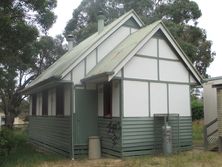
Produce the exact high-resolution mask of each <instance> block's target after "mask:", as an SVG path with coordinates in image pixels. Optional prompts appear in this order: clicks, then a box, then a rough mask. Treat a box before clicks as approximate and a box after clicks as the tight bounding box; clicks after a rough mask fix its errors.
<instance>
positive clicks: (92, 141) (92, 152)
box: [89, 136, 101, 160]
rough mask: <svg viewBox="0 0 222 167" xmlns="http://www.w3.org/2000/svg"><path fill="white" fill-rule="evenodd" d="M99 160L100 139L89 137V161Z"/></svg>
mask: <svg viewBox="0 0 222 167" xmlns="http://www.w3.org/2000/svg"><path fill="white" fill-rule="evenodd" d="M99 158H101V146H100V139H99V137H98V136H90V137H89V159H91V160H93V159H99Z"/></svg>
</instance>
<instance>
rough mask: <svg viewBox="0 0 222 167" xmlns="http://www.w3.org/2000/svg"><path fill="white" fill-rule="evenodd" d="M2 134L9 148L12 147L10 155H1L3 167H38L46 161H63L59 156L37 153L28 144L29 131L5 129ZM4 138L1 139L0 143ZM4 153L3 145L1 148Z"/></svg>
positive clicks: (0, 164)
mask: <svg viewBox="0 0 222 167" xmlns="http://www.w3.org/2000/svg"><path fill="white" fill-rule="evenodd" d="M0 134H1V135H2V134H3V136H4V138H6V139H7V141H9V142H8V144H7V146H8V147H10V152H9V154H8V153H7V154H4V156H3V154H1V156H0V166H1V167H14V166H27V167H31V166H37V165H39V163H41V162H44V161H48V162H50V161H57V160H59V159H61V158H62V157H60V156H59V155H54V154H47V153H43V152H37V151H36V150H35V149H34V148H33V147H32V146H31V145H29V144H27V129H25V128H24V129H4V130H3V131H1V132H0ZM1 139H2V136H1V137H0V141H1ZM0 152H3V151H2V145H1V146H0Z"/></svg>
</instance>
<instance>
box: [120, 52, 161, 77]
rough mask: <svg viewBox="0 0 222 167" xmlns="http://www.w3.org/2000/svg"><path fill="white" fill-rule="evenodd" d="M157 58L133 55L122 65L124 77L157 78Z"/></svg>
mask: <svg viewBox="0 0 222 167" xmlns="http://www.w3.org/2000/svg"><path fill="white" fill-rule="evenodd" d="M157 76H158V74H157V60H156V59H149V58H145V57H138V56H134V57H133V58H132V59H131V60H130V61H129V62H128V63H127V64H126V65H125V67H124V77H126V78H138V79H147V80H157V79H158V77H157Z"/></svg>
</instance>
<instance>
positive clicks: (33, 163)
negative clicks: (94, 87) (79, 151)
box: [1, 121, 222, 167]
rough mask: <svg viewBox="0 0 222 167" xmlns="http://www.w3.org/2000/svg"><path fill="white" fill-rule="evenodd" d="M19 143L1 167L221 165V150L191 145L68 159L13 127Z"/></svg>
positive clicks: (197, 126)
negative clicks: (173, 150)
mask: <svg viewBox="0 0 222 167" xmlns="http://www.w3.org/2000/svg"><path fill="white" fill-rule="evenodd" d="M15 134H16V136H17V140H19V141H20V142H19V143H20V144H19V145H18V146H17V147H16V148H15V149H14V150H13V151H12V152H11V154H10V155H9V156H8V157H7V159H6V160H5V163H4V164H3V165H2V166H1V167H51V166H53V167H80V166H81V167H82V166H83V167H124V166H127V167H187V166H189V167H214V166H222V161H221V154H219V153H217V152H209V151H204V150H202V149H195V148H194V149H193V150H191V151H186V152H181V153H179V154H174V155H171V156H162V155H158V156H138V157H130V158H125V159H118V158H110V157H109V158H107V157H104V158H102V159H99V160H87V158H86V157H85V158H81V159H78V160H75V161H71V160H69V159H66V158H64V157H62V156H59V155H56V154H51V153H45V152H39V151H37V150H35V149H34V148H33V147H31V146H30V145H28V144H27V143H26V140H27V136H26V132H25V131H15ZM202 140H203V135H202V121H195V122H194V123H193V143H194V144H198V145H199V144H201V143H202Z"/></svg>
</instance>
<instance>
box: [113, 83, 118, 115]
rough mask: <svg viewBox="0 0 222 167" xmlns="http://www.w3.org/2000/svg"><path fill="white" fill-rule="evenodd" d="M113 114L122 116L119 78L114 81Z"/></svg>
mask: <svg viewBox="0 0 222 167" xmlns="http://www.w3.org/2000/svg"><path fill="white" fill-rule="evenodd" d="M112 116H113V117H119V116H120V84H119V80H114V81H113V82H112Z"/></svg>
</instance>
